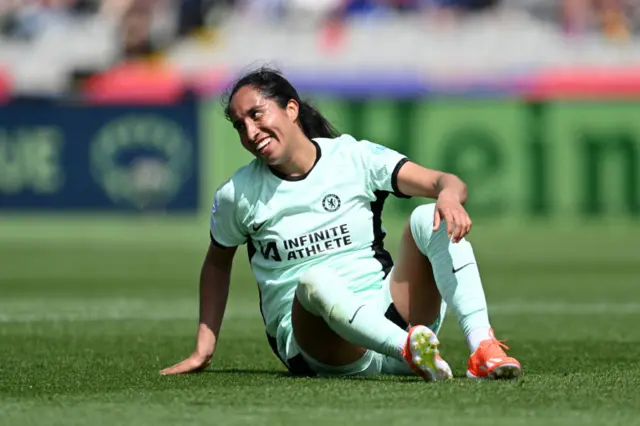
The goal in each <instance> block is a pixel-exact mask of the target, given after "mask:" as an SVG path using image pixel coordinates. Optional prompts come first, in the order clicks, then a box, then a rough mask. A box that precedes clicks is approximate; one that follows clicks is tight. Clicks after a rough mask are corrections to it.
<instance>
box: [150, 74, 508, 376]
mask: <svg viewBox="0 0 640 426" xmlns="http://www.w3.org/2000/svg"><path fill="white" fill-rule="evenodd" d="M225 112H226V115H227V117H228V118H229V120H230V121H231V122H232V123H233V126H234V128H235V129H236V130H237V132H238V136H239V138H240V142H241V143H242V145H243V146H244V148H245V149H246V150H247V151H249V152H250V153H252V154H253V155H254V156H255V157H256V158H255V159H254V160H253V161H252V162H251V163H249V164H247V165H246V166H244V167H242V168H240V169H239V170H238V171H237V172H236V173H234V175H233V176H232V177H231V179H229V180H228V181H227V182H225V183H224V184H223V185H222V186H221V187H220V188H218V190H217V192H216V194H215V198H214V205H213V209H212V214H211V222H210V235H211V244H210V246H209V251H208V253H207V255H206V258H205V261H204V264H203V267H202V272H201V281H200V324H199V328H198V336H197V344H196V350H195V351H194V353H193V354H192V355H191V356H190V357H188V358H187V359H185V360H184V361H182V362H180V363H178V364H176V365H174V366H172V367H169V368H167V369H165V370H163V371H162V374H176V373H185V372H189V371H194V370H198V369H201V368H204V367H206V366H207V365H208V364H209V362H210V361H211V358H212V356H213V353H214V350H215V347H216V344H217V341H218V335H219V332H220V328H221V324H222V318H223V316H224V312H225V308H226V303H227V296H228V293H229V285H230V276H231V266H232V263H233V258H234V255H235V252H236V249H237V247H238V246H240V245H242V244H247V245H248V253H249V257H250V263H251V269H252V271H253V274H254V276H255V278H256V280H257V281H258V288H259V291H260V311H261V313H262V316H263V320H264V323H265V327H266V331H267V336H268V340H269V343H270V345H271V347H272V349H273V351H274V353H275V354H276V355H277V356H278V357H279V358H280V360H281V361H282V363H283V364H284V365H285V366H286V367H287V369H288V370H289V371H290V372H291V373H292V374H307V375H371V374H382V373H392V374H411V373H412V372H415V373H416V374H418V375H419V376H421V377H422V378H424V379H425V380H442V379H449V378H451V377H452V375H451V369H450V368H449V365H448V364H447V363H446V362H445V361H444V360H443V359H442V358H441V357H440V355H439V350H438V346H439V341H438V338H437V336H436V334H437V333H438V331H439V330H440V327H441V325H442V320H443V318H444V314H445V311H446V308H447V306H450V307H451V308H452V310H453V311H454V313H455V315H456V317H457V319H458V322H459V323H460V326H461V328H462V331H463V333H464V335H465V338H466V339H467V343H468V345H469V348H470V351H471V352H472V354H471V356H470V357H469V362H468V370H467V375H468V376H469V377H487V378H513V377H517V376H518V375H519V373H520V364H519V363H518V361H517V360H515V359H514V358H512V357H509V356H507V354H506V353H505V352H504V350H503V347H504V345H502V344H501V343H500V342H499V341H498V340H496V338H495V337H494V335H493V331H492V329H491V326H490V324H489V318H488V313H487V305H486V301H485V297H484V290H483V288H482V283H481V281H480V275H479V272H478V267H477V265H476V260H475V257H474V254H473V250H472V249H471V245H470V244H469V242H468V241H466V240H465V239H464V237H465V235H466V234H467V233H468V232H469V231H470V229H471V220H470V219H469V216H468V215H467V213H466V211H465V209H464V207H463V206H462V205H463V204H464V202H465V201H466V185H465V184H464V183H463V182H462V181H461V180H460V179H459V178H457V177H456V176H453V175H451V174H448V173H444V172H440V171H437V170H429V169H426V168H424V167H421V166H419V165H417V164H415V163H412V162H410V161H409V160H408V159H407V158H406V157H404V156H403V155H401V154H400V153H398V152H396V151H393V150H391V149H387V148H385V147H383V146H380V145H377V144H375V143H372V142H369V141H357V140H356V139H354V138H353V137H351V136H349V135H338V132H337V131H336V130H335V129H334V128H333V126H331V124H330V123H329V122H328V121H327V120H326V119H325V118H324V117H323V116H322V114H320V113H319V112H318V111H316V110H315V109H314V108H312V107H311V106H309V105H308V104H306V103H304V102H303V101H302V100H301V99H300V96H299V95H298V93H297V91H296V90H295V88H294V87H293V86H292V85H291V84H290V83H289V82H288V81H287V80H286V79H285V78H284V77H283V76H282V75H281V74H280V73H278V72H277V71H274V70H270V69H260V70H258V71H255V72H252V73H249V74H248V75H246V76H245V77H243V78H241V79H240V80H239V81H238V82H237V83H236V84H235V85H234V86H233V88H232V89H231V91H230V94H229V96H228V98H227V101H226V106H225ZM389 194H393V195H395V196H397V197H403V198H407V197H410V196H419V197H428V198H436V199H437V202H436V203H435V204H427V205H423V206H420V207H418V208H417V209H416V210H414V212H413V213H412V214H411V217H410V218H409V220H408V221H407V224H406V226H405V229H404V234H403V236H402V241H401V246H400V253H399V255H398V257H397V260H398V262H397V264H396V265H395V266H394V264H393V260H392V257H391V255H390V254H389V253H388V252H387V251H386V250H385V248H384V243H383V240H384V237H385V231H384V229H383V228H382V208H383V205H384V201H385V199H386V198H387V197H388V195H389ZM443 222H444V223H443ZM441 225H442V226H441ZM424 324H429V327H427V326H426V325H424Z"/></svg>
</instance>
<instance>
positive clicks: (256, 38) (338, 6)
mask: <svg viewBox="0 0 640 426" xmlns="http://www.w3.org/2000/svg"><path fill="white" fill-rule="evenodd" d="M639 28H640V2H637V1H634V0H509V1H504V0H181V1H178V0H2V1H1V2H0V64H2V65H0V73H1V70H2V68H3V67H4V71H5V72H8V73H9V74H11V75H12V76H13V79H14V80H15V81H14V88H16V89H17V90H18V91H20V92H28V91H40V92H43V91H44V92H47V91H49V92H51V91H53V92H56V91H60V90H67V89H69V80H68V76H69V74H77V75H85V74H87V73H89V74H91V73H93V72H96V71H101V70H104V69H106V68H107V67H111V66H113V65H114V64H116V63H119V62H122V61H123V60H125V59H131V58H150V57H151V58H155V59H157V58H169V59H170V60H171V61H172V63H173V64H174V65H176V66H177V67H179V68H181V69H182V70H183V71H194V70H198V69H202V68H203V67H211V66H215V65H217V64H224V65H225V66H242V65H246V64H247V63H250V62H253V61H255V60H261V59H268V60H271V61H274V60H275V61H276V63H278V64H280V65H283V64H291V65H302V66H312V67H317V66H318V65H317V64H318V62H321V61H322V59H323V57H325V56H327V55H329V56H327V61H331V60H334V61H335V62H338V61H339V63H340V66H341V67H342V68H348V67H349V66H350V65H354V64H357V65H360V66H367V67H376V65H384V66H385V67H386V68H389V65H390V63H391V64H393V63H395V64H397V65H398V67H407V66H409V67H411V66H414V65H415V66H420V67H421V68H423V69H424V68H429V67H432V68H433V67H438V66H440V67H442V66H443V64H445V65H446V64H447V63H449V62H453V63H455V65H456V66H457V68H458V69H465V68H468V67H469V66H473V65H474V64H473V59H472V58H473V57H474V56H477V55H478V54H479V53H478V52H479V51H480V52H483V55H484V56H482V57H480V58H477V61H476V62H477V63H475V65H478V64H481V65H482V66H485V67H486V66H490V65H491V66H496V63H498V64H500V63H503V62H505V61H510V65H512V66H513V65H515V66H517V65H525V64H524V63H523V62H526V65H527V66H530V65H532V64H533V63H534V62H535V61H538V62H540V61H543V62H544V61H547V62H548V61H551V60H555V61H557V58H558V57H560V58H562V59H563V60H568V58H569V56H570V55H569V54H566V53H562V52H558V51H557V49H559V41H561V43H565V42H567V41H569V42H574V41H575V40H577V41H576V43H581V46H584V45H585V44H586V45H588V49H586V48H585V50H583V52H582V56H581V60H583V61H584V60H588V59H587V56H585V55H586V54H587V53H588V52H593V51H594V50H597V51H598V53H597V54H596V55H594V56H592V57H591V59H592V62H593V61H598V62H602V61H605V62H606V61H608V60H609V61H619V62H620V61H625V60H634V58H636V57H635V56H634V55H633V54H630V53H629V52H630V51H629V50H628V49H629V46H634V43H633V40H634V34H635V33H637V31H638V29H639ZM448 41H451V42H453V43H455V46H456V48H455V52H453V51H451V50H449V49H447V48H446V43H447V42H448ZM429 43H432V44H431V45H430V44H429ZM431 46H439V47H441V48H439V49H430V47H431ZM443 46H445V48H442V47H443ZM283 47H284V48H283ZM416 47H417V48H418V49H420V48H422V54H418V55H416ZM621 48H622V49H627V50H623V51H621V50H620V49H621ZM568 49H569V48H568ZM570 49H575V45H572V46H571V47H570ZM615 49H618V50H615ZM497 51H500V52H505V51H509V52H510V54H504V55H495V52H497ZM611 51H613V52H614V53H612V54H611V53H607V52H611ZM372 52H374V53H377V55H376V54H372ZM550 52H555V54H553V56H549V55H551V53H550ZM621 52H623V53H621ZM634 52H635V51H634ZM636 53H637V52H636ZM339 54H342V55H343V56H342V57H336V56H335V55H339ZM330 55H333V56H330ZM434 55H435V56H434ZM519 55H520V56H519ZM332 58H333V59H332ZM460 58H463V59H460ZM488 58H490V59H488ZM517 58H520V63H518V62H517ZM569 59H570V58H569ZM465 60H466V62H465ZM456 61H457V62H456ZM460 61H462V62H460ZM335 62H334V63H333V65H335ZM469 62H471V63H472V65H470V64H469ZM503 65H504V64H503ZM506 65H509V64H506ZM478 66H480V65H478Z"/></svg>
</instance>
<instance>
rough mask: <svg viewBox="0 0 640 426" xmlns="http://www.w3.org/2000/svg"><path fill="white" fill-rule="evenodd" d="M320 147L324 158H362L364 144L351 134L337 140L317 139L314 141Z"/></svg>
mask: <svg viewBox="0 0 640 426" xmlns="http://www.w3.org/2000/svg"><path fill="white" fill-rule="evenodd" d="M314 141H316V143H317V144H318V145H319V146H320V149H321V150H322V154H323V156H324V155H325V154H326V155H327V156H340V157H343V158H344V157H347V158H349V157H351V158H355V157H358V156H360V151H361V150H362V148H363V142H366V141H359V140H357V139H356V138H354V137H353V136H351V135H349V134H343V135H340V136H338V137H337V138H332V139H329V138H316V139H314Z"/></svg>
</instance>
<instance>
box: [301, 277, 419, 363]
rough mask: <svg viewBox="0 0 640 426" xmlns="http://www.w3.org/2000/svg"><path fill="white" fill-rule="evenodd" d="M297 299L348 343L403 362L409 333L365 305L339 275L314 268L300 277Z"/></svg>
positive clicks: (375, 309)
mask: <svg viewBox="0 0 640 426" xmlns="http://www.w3.org/2000/svg"><path fill="white" fill-rule="evenodd" d="M296 297H297V298H298V300H299V301H300V303H301V304H302V306H303V307H304V308H305V309H306V310H307V311H309V312H310V313H312V314H313V315H317V316H319V317H322V318H323V319H324V320H325V321H326V323H327V324H328V325H329V327H330V328H331V329H332V330H333V331H335V332H336V333H337V334H338V335H339V336H340V337H342V338H343V339H345V340H346V341H348V342H350V343H352V344H354V345H356V346H361V347H364V348H367V349H370V350H373V351H375V352H378V353H381V354H384V355H388V356H391V357H393V358H396V359H398V360H403V359H404V358H403V355H402V351H403V348H404V344H405V342H406V340H407V336H408V333H407V332H406V331H405V330H403V329H401V328H400V327H398V326H397V325H396V324H394V323H393V322H391V321H389V320H388V319H387V318H386V317H385V316H384V314H383V313H382V312H380V311H379V310H378V309H377V307H376V306H371V305H368V304H366V303H365V302H364V301H363V300H361V299H360V298H359V297H358V296H357V295H356V294H355V293H353V292H352V291H351V290H349V289H348V288H347V284H346V283H345V282H344V280H342V279H341V278H339V277H338V276H337V274H336V273H335V272H334V271H332V270H330V269H327V268H324V267H322V266H314V267H313V268H311V269H310V270H309V271H307V272H305V273H304V274H303V275H302V276H301V278H300V284H298V287H297V288H296Z"/></svg>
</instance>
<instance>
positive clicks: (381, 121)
mask: <svg viewBox="0 0 640 426" xmlns="http://www.w3.org/2000/svg"><path fill="white" fill-rule="evenodd" d="M313 103H314V104H315V105H316V106H317V107H318V108H319V109H320V110H321V111H322V112H323V113H325V114H326V115H327V117H328V118H330V119H331V121H332V122H333V123H334V124H335V125H336V127H337V128H338V130H340V131H341V132H343V133H351V134H353V135H354V136H355V137H356V138H358V139H368V140H372V141H375V142H378V143H382V144H385V145H387V146H389V147H391V148H394V149H396V150H398V151H399V152H401V153H403V154H405V155H407V156H408V157H409V158H410V159H412V160H413V161H415V162H417V163H419V164H421V165H424V166H426V167H431V168H436V169H441V170H445V171H448V172H452V173H456V174H459V175H460V176H462V177H463V178H464V179H465V181H466V182H467V183H468V185H469V191H470V197H469V200H468V208H469V210H470V211H471V212H472V213H473V215H474V217H477V218H487V219H493V220H496V221H498V222H500V221H505V220H511V219H514V220H516V221H524V222H526V221H527V220H528V219H530V218H540V219H543V220H550V219H558V220H561V221H562V220H567V219H569V220H571V221H575V220H579V219H584V220H589V219H590V218H594V217H596V218H602V217H611V218H628V219H633V220H636V219H638V218H640V119H639V117H640V101H614V100H567V101H561V100H552V99H548V100H541V101H527V100H523V99H514V98H510V99H499V98H488V97H487V98H482V97H481V98H476V99H471V98H463V97H460V98H457V99H451V98H442V99H431V98H429V97H426V98H423V99H413V100H412V99H404V100H402V99H400V100H398V99H395V100H394V99H366V100H354V99H344V98H339V97H333V96H332V97H327V96H325V97H316V98H315V101H314V102H313ZM207 105H208V106H207V107H206V108H207V109H208V112H206V115H207V116H208V117H216V119H214V120H212V121H210V122H209V123H208V124H206V126H207V127H209V128H208V129H205V130H207V131H208V134H209V136H208V138H207V139H208V140H211V141H213V149H214V155H213V156H212V157H211V158H212V161H213V163H212V167H213V169H214V171H215V177H214V179H213V181H214V182H222V181H224V180H225V179H227V178H228V177H229V176H230V175H231V174H232V173H233V172H234V171H235V169H236V168H238V167H240V166H241V165H243V164H244V163H246V162H247V161H249V159H250V157H249V155H248V154H247V153H246V152H245V151H244V150H243V148H242V146H241V145H240V142H239V141H238V138H237V135H236V134H235V131H234V130H233V128H232V127H231V125H230V124H229V123H225V122H224V119H223V118H222V117H221V112H220V106H219V102H218V101H217V100H213V101H210V102H208V103H207ZM417 203H424V200H419V199H414V200H410V201H409V202H407V201H405V200H402V201H396V200H393V197H392V198H390V199H389V202H388V206H387V208H385V211H388V212H394V211H396V212H398V213H400V212H403V213H405V214H406V213H408V212H409V211H411V209H412V208H413V207H415V205H416V204H417ZM403 216H404V215H403Z"/></svg>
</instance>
